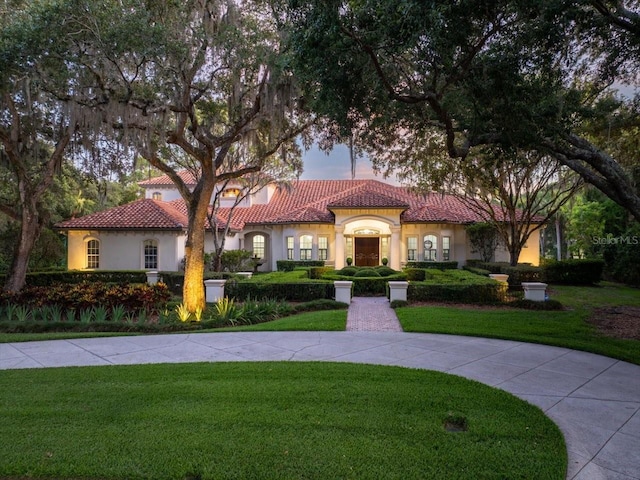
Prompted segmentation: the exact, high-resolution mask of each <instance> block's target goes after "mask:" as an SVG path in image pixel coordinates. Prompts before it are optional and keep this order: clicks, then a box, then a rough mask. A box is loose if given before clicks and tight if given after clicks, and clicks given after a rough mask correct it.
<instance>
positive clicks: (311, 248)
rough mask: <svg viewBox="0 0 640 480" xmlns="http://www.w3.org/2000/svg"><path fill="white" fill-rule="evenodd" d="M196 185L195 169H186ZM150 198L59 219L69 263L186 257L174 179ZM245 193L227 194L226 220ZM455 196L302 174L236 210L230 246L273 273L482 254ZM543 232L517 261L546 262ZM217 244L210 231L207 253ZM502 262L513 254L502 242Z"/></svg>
mask: <svg viewBox="0 0 640 480" xmlns="http://www.w3.org/2000/svg"><path fill="white" fill-rule="evenodd" d="M181 175H182V178H183V179H185V181H186V182H187V184H191V185H194V183H195V182H194V181H193V177H192V176H191V175H190V174H189V173H188V172H182V173H181ZM140 185H141V186H142V187H143V188H144V190H145V198H144V199H140V200H136V201H134V202H132V203H129V204H126V205H122V206H119V207H115V208H111V209H108V210H105V211H102V212H98V213H94V214H91V215H87V216H84V217H80V218H75V219H71V220H67V221H65V222H62V223H59V224H58V225H57V228H58V230H60V231H61V232H63V233H65V234H66V235H67V239H68V241H67V245H68V253H67V255H68V268H69V269H70V270H85V269H89V270H138V269H145V270H160V271H177V270H179V269H180V268H181V264H182V259H183V257H184V244H185V239H186V227H187V215H186V207H185V204H184V202H183V201H182V199H181V197H180V195H179V193H178V191H177V190H176V188H175V187H174V185H173V184H172V183H171V180H170V179H169V178H168V177H167V176H161V177H157V178H153V179H150V180H147V181H143V182H141V183H140ZM239 194H240V190H239V189H238V188H227V189H226V190H225V191H224V192H222V195H221V204H220V209H219V211H218V219H219V224H222V223H223V222H224V220H222V219H226V218H228V217H227V213H228V211H229V208H230V207H231V206H232V205H233V204H234V203H235V202H236V198H237V196H238V195H239ZM481 220H482V219H481V218H479V217H478V216H477V215H476V214H474V213H473V212H472V211H470V210H469V209H468V208H467V207H466V206H465V205H464V203H463V202H461V201H460V200H459V199H457V198H456V197H454V196H449V195H442V194H437V193H431V194H428V195H426V196H425V195H419V194H416V193H412V192H411V191H410V190H409V189H407V188H405V187H399V186H393V185H389V184H386V183H383V182H380V181H377V180H298V181H296V182H294V183H293V185H292V188H291V189H290V190H285V189H278V188H277V187H276V186H274V185H268V186H267V187H265V188H263V189H262V190H260V191H259V192H257V193H255V194H253V195H250V196H248V197H247V198H245V199H243V200H242V201H241V202H240V203H239V204H238V206H237V207H236V208H235V209H234V211H233V215H232V217H231V222H230V230H229V232H228V234H227V238H226V240H225V249H227V250H228V249H245V250H249V251H251V252H252V253H253V255H254V256H257V257H258V258H260V259H262V264H261V266H260V270H262V271H271V270H276V262H277V261H278V260H287V259H289V260H322V261H324V262H325V264H326V265H331V266H334V267H335V268H337V269H339V268H342V267H344V266H345V265H346V262H347V258H351V259H352V261H353V264H354V265H356V266H375V265H379V264H380V263H382V259H383V258H386V259H387V260H388V265H389V266H390V267H391V268H394V269H400V268H402V266H403V265H405V264H406V263H407V262H410V261H457V262H458V265H459V266H462V265H464V263H465V261H466V260H467V259H470V258H476V256H475V255H474V254H473V253H472V251H471V250H472V249H471V246H470V244H469V241H468V239H467V236H466V234H465V225H467V224H469V223H473V222H477V221H481ZM538 244H539V236H538V231H537V230H536V231H535V232H533V233H532V235H531V237H530V238H529V241H528V244H527V246H526V247H525V248H524V249H523V250H522V254H521V256H520V262H529V263H532V264H534V265H538V263H539V259H540V258H539V247H538ZM212 250H213V235H212V234H211V233H209V234H208V235H207V240H206V245H205V251H207V252H209V251H212ZM495 260H496V261H508V260H509V257H508V253H507V252H506V250H504V249H501V248H498V249H497V250H496V253H495Z"/></svg>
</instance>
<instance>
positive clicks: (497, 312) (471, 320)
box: [396, 283, 640, 364]
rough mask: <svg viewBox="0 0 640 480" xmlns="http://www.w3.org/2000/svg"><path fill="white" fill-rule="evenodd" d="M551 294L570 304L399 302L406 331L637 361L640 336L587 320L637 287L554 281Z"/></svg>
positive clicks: (629, 299)
mask: <svg viewBox="0 0 640 480" xmlns="http://www.w3.org/2000/svg"><path fill="white" fill-rule="evenodd" d="M551 298H553V299H556V300H559V301H560V302H562V303H563V304H564V305H566V306H567V307H569V308H570V310H564V311H529V310H514V309H508V308H467V307H454V306H451V307H443V306H421V307H405V308H398V309H397V310H396V313H397V315H398V318H399V319H400V323H401V324H402V327H403V328H404V330H405V331H406V332H421V333H446V334H453V335H471V336H481V337H492V338H502V339H509V340H518V341H523V342H532V343H543V344H546V345H557V346H562V347H567V348H574V349H577V350H584V351H588V352H593V353H599V354H602V355H606V356H609V357H613V358H619V359H621V360H625V361H628V362H632V363H636V364H640V342H639V341H637V340H622V339H615V338H609V337H606V336H604V335H601V334H599V333H598V331H597V330H596V329H595V327H593V326H592V325H591V324H589V323H588V322H586V319H587V318H588V317H589V315H590V313H591V310H592V308H594V307H600V306H606V305H617V306H623V305H630V306H637V305H640V290H638V289H634V288H630V287H624V286H620V285H616V284H608V283H605V284H603V285H602V286H599V287H566V286H553V287H552V289H551Z"/></svg>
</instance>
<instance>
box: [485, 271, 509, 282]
mask: <svg viewBox="0 0 640 480" xmlns="http://www.w3.org/2000/svg"><path fill="white" fill-rule="evenodd" d="M489 278H493V279H494V280H497V281H499V282H503V283H509V275H507V274H505V273H490V274H489Z"/></svg>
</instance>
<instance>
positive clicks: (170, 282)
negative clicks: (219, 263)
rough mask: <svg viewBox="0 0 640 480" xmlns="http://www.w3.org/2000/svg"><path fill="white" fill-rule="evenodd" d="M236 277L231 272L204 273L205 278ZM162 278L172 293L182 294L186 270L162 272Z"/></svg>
mask: <svg viewBox="0 0 640 480" xmlns="http://www.w3.org/2000/svg"><path fill="white" fill-rule="evenodd" d="M235 277H236V274H235V273H231V272H206V273H205V274H204V280H212V279H220V278H224V279H229V278H235ZM160 278H161V280H162V282H163V283H166V284H167V286H168V287H169V290H170V291H171V293H173V294H174V295H182V289H183V287H184V272H160ZM145 281H146V280H145Z"/></svg>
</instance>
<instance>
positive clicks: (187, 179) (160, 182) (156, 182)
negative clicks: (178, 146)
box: [138, 170, 198, 188]
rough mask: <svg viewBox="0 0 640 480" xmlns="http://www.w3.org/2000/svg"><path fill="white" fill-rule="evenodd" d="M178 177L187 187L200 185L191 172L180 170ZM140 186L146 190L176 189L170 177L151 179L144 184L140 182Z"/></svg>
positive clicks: (163, 176) (144, 181) (162, 176)
mask: <svg viewBox="0 0 640 480" xmlns="http://www.w3.org/2000/svg"><path fill="white" fill-rule="evenodd" d="M178 175H179V176H180V178H181V179H182V181H183V182H184V183H185V184H186V185H187V186H194V185H195V184H196V183H198V182H197V179H196V177H195V176H194V174H193V173H192V172H191V171H190V170H180V171H179V172H178ZM138 185H140V186H141V187H144V188H148V187H174V184H173V181H172V180H171V179H170V178H169V175H160V176H159V177H154V178H150V179H149V180H143V181H142V182H138Z"/></svg>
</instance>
